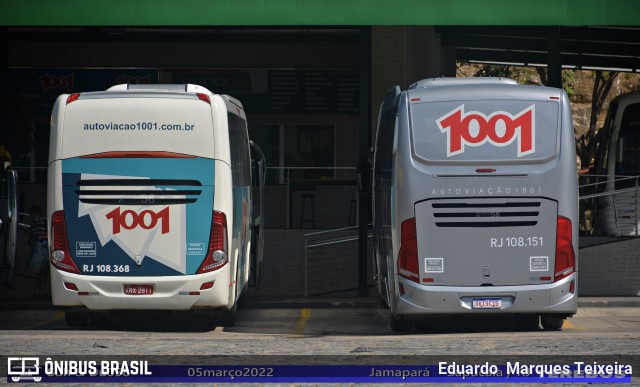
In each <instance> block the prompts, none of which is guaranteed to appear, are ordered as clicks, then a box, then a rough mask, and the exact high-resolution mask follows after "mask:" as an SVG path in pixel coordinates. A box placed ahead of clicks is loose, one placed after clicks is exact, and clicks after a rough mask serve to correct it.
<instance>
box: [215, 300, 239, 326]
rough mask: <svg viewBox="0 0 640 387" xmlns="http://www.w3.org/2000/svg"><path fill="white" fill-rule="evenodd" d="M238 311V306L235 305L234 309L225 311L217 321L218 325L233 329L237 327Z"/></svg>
mask: <svg viewBox="0 0 640 387" xmlns="http://www.w3.org/2000/svg"><path fill="white" fill-rule="evenodd" d="M237 311H238V304H237V303H236V304H233V308H231V309H229V310H227V309H225V310H224V311H223V312H222V313H221V314H220V315H219V316H218V319H217V325H219V326H221V327H225V328H229V327H232V326H234V325H236V314H237Z"/></svg>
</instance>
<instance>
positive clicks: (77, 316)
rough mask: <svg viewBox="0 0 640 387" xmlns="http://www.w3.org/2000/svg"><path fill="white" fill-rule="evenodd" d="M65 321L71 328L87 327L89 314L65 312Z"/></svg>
mask: <svg viewBox="0 0 640 387" xmlns="http://www.w3.org/2000/svg"><path fill="white" fill-rule="evenodd" d="M64 320H65V322H66V323H67V326H70V327H86V326H87V325H89V314H88V313H82V312H64Z"/></svg>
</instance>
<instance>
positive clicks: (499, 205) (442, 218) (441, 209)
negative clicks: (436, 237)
mask: <svg viewBox="0 0 640 387" xmlns="http://www.w3.org/2000/svg"><path fill="white" fill-rule="evenodd" d="M539 207H540V202H509V203H504V202H485V203H460V202H457V203H432V208H433V217H434V218H435V223H436V226H437V227H476V228H478V227H523V226H535V225H536V224H538V215H539V214H540V211H539Z"/></svg>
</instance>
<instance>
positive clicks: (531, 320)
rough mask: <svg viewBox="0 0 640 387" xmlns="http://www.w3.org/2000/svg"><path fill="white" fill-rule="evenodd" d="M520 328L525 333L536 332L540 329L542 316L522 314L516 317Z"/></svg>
mask: <svg viewBox="0 0 640 387" xmlns="http://www.w3.org/2000/svg"><path fill="white" fill-rule="evenodd" d="M516 324H517V325H518V328H520V330H523V331H536V330H538V329H539V328H540V316H538V315H537V314H522V315H520V316H518V317H516Z"/></svg>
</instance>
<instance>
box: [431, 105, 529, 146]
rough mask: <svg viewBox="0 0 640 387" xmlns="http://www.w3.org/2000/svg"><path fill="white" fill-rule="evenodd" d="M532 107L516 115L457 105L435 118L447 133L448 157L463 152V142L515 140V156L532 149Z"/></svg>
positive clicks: (470, 143)
mask: <svg viewBox="0 0 640 387" xmlns="http://www.w3.org/2000/svg"><path fill="white" fill-rule="evenodd" d="M534 108H535V105H531V106H529V107H528V108H526V109H524V110H523V111H521V112H519V113H517V114H516V115H511V114H509V113H507V112H502V111H499V112H494V113H491V114H490V115H489V116H486V115H484V114H483V113H480V112H477V111H470V112H467V113H465V111H464V105H460V106H458V107H457V108H455V109H454V110H452V111H450V112H449V113H447V114H445V115H444V116H442V117H440V118H439V119H438V120H436V123H437V124H438V126H439V127H440V131H441V132H442V133H446V134H447V157H451V156H455V155H457V154H460V153H463V152H464V147H465V145H469V146H473V147H476V146H480V145H482V144H484V143H486V142H489V143H491V144H493V145H495V146H499V147H503V146H507V145H509V144H511V143H512V142H513V141H514V140H516V139H517V140H518V157H521V156H525V155H528V154H530V153H533V152H535V123H534V116H535V114H534Z"/></svg>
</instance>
